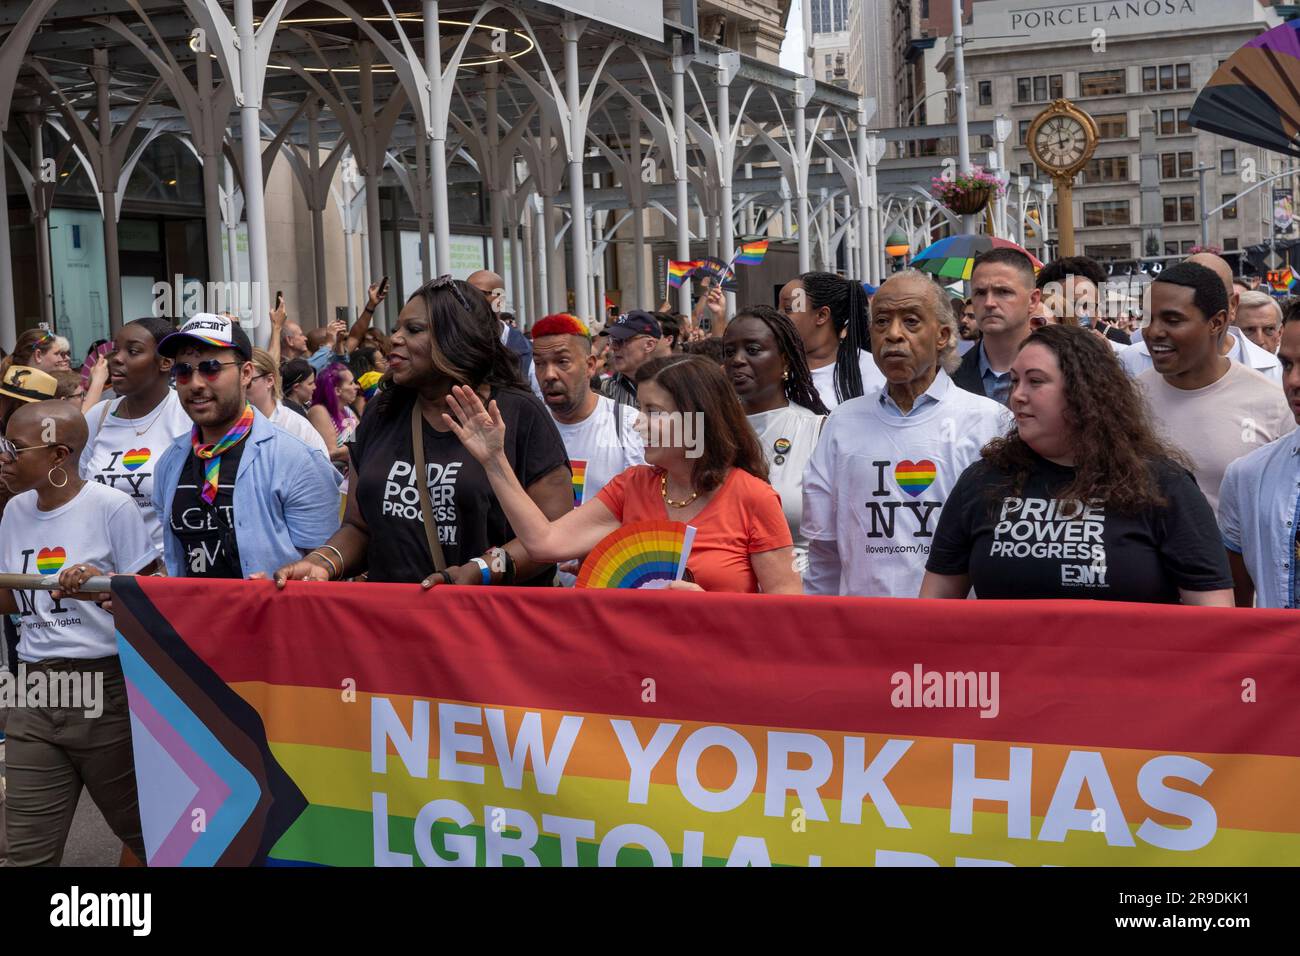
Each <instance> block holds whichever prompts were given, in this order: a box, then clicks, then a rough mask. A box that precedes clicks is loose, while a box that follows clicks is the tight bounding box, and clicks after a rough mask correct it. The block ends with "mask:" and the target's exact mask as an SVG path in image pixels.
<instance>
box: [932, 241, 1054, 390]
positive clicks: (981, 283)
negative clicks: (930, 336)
mask: <svg viewBox="0 0 1300 956" xmlns="http://www.w3.org/2000/svg"><path fill="white" fill-rule="evenodd" d="M970 280H971V290H972V291H971V300H972V301H973V302H974V304H975V321H976V323H978V325H979V329H980V332H981V338H980V342H979V345H977V346H976V347H975V348H973V349H971V350H970V351H969V352H967V353H966V354H965V355H964V356H963V357H962V360H961V365H959V366H958V367H957V372H956V374H954V375H953V377H952V380H953V381H954V382H956V383H957V385H959V386H960V387H961V388H964V389H966V391H968V392H974V393H975V394H976V395H983V396H985V397H986V398H991V399H993V400H994V401H995V402H1001V403H1002V404H1003V405H1006V404H1007V403H1008V402H1009V401H1010V399H1011V363H1012V362H1013V361H1015V358H1016V353H1017V352H1018V351H1019V350H1020V343H1021V342H1023V341H1024V340H1025V339H1027V338H1028V337H1029V333H1030V328H1029V316H1030V313H1032V312H1033V311H1034V310H1035V309H1036V308H1037V307H1038V303H1039V302H1041V301H1042V293H1041V292H1040V291H1039V290H1038V289H1037V288H1035V286H1034V264H1033V263H1032V262H1031V261H1030V259H1029V257H1028V256H1027V255H1025V254H1024V253H1023V252H1019V251H1017V250H1015V249H1008V248H997V249H990V250H989V251H988V252H983V253H980V255H978V256H976V257H975V268H974V269H973V270H972V271H971V277H970Z"/></svg>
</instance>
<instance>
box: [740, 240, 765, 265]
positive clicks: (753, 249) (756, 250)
mask: <svg viewBox="0 0 1300 956" xmlns="http://www.w3.org/2000/svg"><path fill="white" fill-rule="evenodd" d="M765 255H767V240H766V239H760V240H759V241H758V242H746V243H745V244H744V245H742V246H741V247H740V251H739V252H737V253H736V263H737V264H738V265H742V266H756V265H758V264H759V263H760V262H762V261H763V257H764V256H765Z"/></svg>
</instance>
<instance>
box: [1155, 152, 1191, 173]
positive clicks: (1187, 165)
mask: <svg viewBox="0 0 1300 956" xmlns="http://www.w3.org/2000/svg"><path fill="white" fill-rule="evenodd" d="M1192 158H1193V157H1192V154H1191V152H1190V151H1189V152H1181V153H1161V154H1160V178H1161V179H1191V178H1192V165H1193V164H1192Z"/></svg>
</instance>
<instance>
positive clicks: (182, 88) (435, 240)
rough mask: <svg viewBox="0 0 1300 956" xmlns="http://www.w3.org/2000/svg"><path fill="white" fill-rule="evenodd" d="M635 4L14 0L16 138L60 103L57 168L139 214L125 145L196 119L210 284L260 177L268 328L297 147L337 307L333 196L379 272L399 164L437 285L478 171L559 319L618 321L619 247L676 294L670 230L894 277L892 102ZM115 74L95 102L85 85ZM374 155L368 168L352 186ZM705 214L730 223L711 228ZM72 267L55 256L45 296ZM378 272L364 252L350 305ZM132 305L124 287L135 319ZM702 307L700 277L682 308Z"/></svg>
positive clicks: (2, 305) (6, 3) (10, 57)
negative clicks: (707, 40)
mask: <svg viewBox="0 0 1300 956" xmlns="http://www.w3.org/2000/svg"><path fill="white" fill-rule="evenodd" d="M620 5H621V0H620V3H609V2H604V3H602V4H600V5H599V7H597V6H596V5H594V4H591V3H588V2H581V3H579V2H572V3H544V2H533V0H521V2H514V3H510V4H503V3H497V2H493V0H488V2H482V3H478V2H454V0H453V2H436V0H275V2H257V3H254V2H253V0H234V2H233V3H230V2H227V3H224V4H223V3H219V2H217V0H0V31H3V32H0V130H3V129H7V128H8V127H9V125H10V123H11V122H12V121H13V119H14V117H16V116H19V115H29V116H32V115H35V116H37V117H42V116H43V117H49V118H58V119H59V120H60V122H61V125H62V127H63V128H64V129H65V130H67V131H68V133H69V136H71V137H72V138H73V139H75V140H77V143H76V148H75V149H73V150H69V149H64V150H62V151H61V153H60V155H59V156H57V157H53V158H55V159H56V160H57V165H58V166H59V167H60V168H61V167H63V166H64V165H65V164H67V163H72V162H76V161H81V162H83V163H85V164H86V165H87V166H88V167H90V168H91V169H92V171H93V172H95V173H96V175H95V177H94V180H93V181H94V183H95V185H96V188H97V189H99V191H100V200H101V205H102V206H104V208H106V209H120V203H121V196H120V193H119V182H120V181H121V177H120V175H117V174H114V173H115V171H116V173H118V174H120V171H121V170H120V165H121V162H122V159H121V158H119V154H122V156H123V157H125V156H126V155H134V158H136V159H137V160H138V158H139V150H138V149H137V150H136V152H135V153H134V154H131V148H132V146H133V145H134V146H136V147H138V145H139V141H140V137H141V136H143V135H148V134H146V133H144V132H142V130H145V129H155V128H156V127H157V124H159V123H163V122H166V123H167V124H168V126H167V129H168V130H170V131H174V132H179V133H182V134H183V133H185V132H188V133H189V141H190V143H191V144H192V147H193V149H194V151H195V153H196V155H197V156H198V158H199V160H200V162H201V164H202V167H203V196H204V215H205V220H206V227H207V228H206V236H207V240H208V268H209V272H210V273H211V275H210V276H209V279H217V278H220V277H221V274H222V273H224V274H225V277H226V278H227V279H228V280H229V279H233V278H235V277H234V276H233V275H232V270H233V266H232V264H230V263H228V262H227V261H226V260H225V259H224V258H223V256H222V255H221V253H220V245H221V230H222V229H223V228H224V229H226V230H227V235H230V232H229V231H230V230H231V229H232V228H233V227H234V225H235V223H237V221H238V203H237V201H236V192H235V180H236V179H237V180H238V182H239V185H240V186H241V187H242V189H241V190H240V192H241V194H242V205H243V214H244V217H245V218H246V220H247V224H248V234H249V265H250V271H251V275H250V276H248V277H246V278H248V279H250V280H251V288H252V290H253V300H252V302H251V304H250V305H251V315H252V321H251V323H250V324H251V325H252V326H253V327H254V329H255V338H256V340H257V341H258V342H261V343H264V342H265V341H266V338H267V336H268V335H269V326H268V323H266V322H265V321H261V320H260V319H261V317H264V316H265V315H266V314H267V311H268V308H269V301H268V298H269V296H268V293H267V290H268V289H269V288H271V284H270V281H269V275H268V264H267V240H266V226H265V207H264V193H263V188H262V187H263V186H264V184H265V182H266V177H267V176H268V175H269V171H270V168H271V165H272V164H273V163H275V162H276V161H277V159H278V157H280V156H281V155H283V156H284V157H286V161H287V162H289V163H290V165H291V168H292V170H293V173H294V177H293V181H294V182H296V183H297V185H298V187H299V188H300V189H301V190H302V192H303V195H304V197H305V198H306V199H307V205H308V208H309V209H310V211H311V213H312V218H313V222H312V227H313V228H312V241H313V257H312V261H313V268H314V271H315V280H316V281H315V283H314V287H315V289H316V296H317V300H318V301H317V303H316V306H317V307H316V309H315V312H316V314H317V315H318V316H322V315H323V314H324V309H323V307H322V302H321V301H320V300H322V299H323V297H324V290H325V282H324V278H325V277H324V271H325V263H324V255H323V242H324V239H323V235H322V232H323V227H322V225H321V219H320V216H321V212H322V210H323V209H324V208H326V207H327V205H328V203H327V201H326V200H327V197H328V196H330V195H333V196H334V197H335V202H336V204H337V205H338V206H339V208H340V210H341V211H342V212H343V214H344V217H345V229H346V231H347V232H348V234H352V233H353V232H355V231H358V230H359V229H361V228H364V229H365V231H366V234H367V238H368V241H367V243H366V244H365V246H364V247H363V252H364V253H365V254H366V256H367V258H369V259H370V260H371V261H372V262H375V261H376V260H379V259H381V257H382V255H383V248H382V245H381V243H380V232H381V228H382V226H383V224H382V223H381V222H380V221H379V216H380V203H379V189H378V186H379V183H380V181H381V179H384V178H385V177H389V179H388V181H389V182H398V183H400V185H401V186H402V187H403V189H405V190H406V191H407V193H408V194H409V196H410V198H411V206H412V207H413V209H414V210H415V212H416V217H417V218H418V220H419V223H420V232H421V238H422V242H421V246H422V255H421V258H422V260H423V262H422V266H423V269H422V271H423V273H424V274H425V275H426V276H427V275H429V274H430V271H432V270H436V271H437V272H439V273H441V272H446V271H449V269H450V247H451V227H450V216H449V207H448V185H449V180H450V179H452V178H453V177H460V176H465V177H474V178H477V179H478V180H479V181H480V182H481V183H482V184H483V189H484V193H485V195H486V196H487V197H488V206H489V223H490V229H491V241H492V250H493V261H494V262H495V263H500V262H501V261H503V259H504V255H505V250H506V248H507V246H508V247H509V248H510V250H511V252H512V259H513V261H515V262H516V263H520V265H521V266H523V268H517V269H515V270H514V271H515V277H516V286H515V289H514V298H515V299H516V300H517V301H518V302H519V303H521V304H522V302H523V301H525V300H527V301H529V302H531V303H532V304H533V308H530V310H529V311H530V313H531V314H532V315H533V316H535V315H537V314H540V312H541V311H544V310H547V309H549V310H557V309H560V308H565V307H566V305H565V303H564V296H565V294H566V293H567V290H568V289H570V288H571V289H572V290H573V297H574V302H575V309H576V311H577V312H578V313H579V314H580V315H581V317H582V318H584V319H586V320H588V321H591V320H594V319H597V318H599V317H600V316H601V313H602V312H603V309H600V308H599V307H598V306H597V303H598V302H601V301H603V294H600V293H598V289H597V285H598V284H599V286H600V288H601V290H602V291H603V286H604V283H605V269H604V266H603V263H604V261H605V258H606V255H607V253H608V251H609V250H610V249H612V248H614V247H615V246H616V245H617V244H619V243H629V244H630V245H631V246H632V248H633V250H634V262H635V264H636V268H635V272H634V274H635V275H636V282H635V291H634V294H633V296H632V301H634V302H635V303H636V304H639V305H643V306H646V307H652V306H653V302H647V301H642V299H643V298H644V295H643V290H644V289H645V275H644V271H645V270H644V264H645V260H646V257H647V253H648V250H649V249H650V248H651V243H653V242H655V241H656V240H657V241H659V242H662V243H665V244H666V245H667V248H671V249H672V250H673V255H674V256H675V257H677V258H691V242H692V239H693V238H695V239H703V238H705V237H706V236H707V237H710V238H711V242H712V245H713V246H714V247H716V248H717V250H718V252H719V254H720V255H721V256H722V257H724V258H727V259H729V258H730V256H731V254H732V253H733V251H734V247H735V239H736V237H737V235H738V234H739V235H744V234H746V233H748V232H752V231H754V230H755V229H757V228H758V225H759V223H760V222H762V223H764V224H765V225H764V228H765V229H766V230H768V231H771V230H772V229H773V228H774V223H775V222H777V221H778V220H779V221H780V223H781V233H780V236H783V237H785V238H791V237H793V239H794V240H795V241H796V242H797V245H798V250H799V268H800V269H801V270H805V269H807V268H809V267H810V266H812V265H813V264H814V262H813V255H814V251H816V252H817V254H818V261H817V263H816V264H817V265H819V266H820V267H822V268H833V267H834V264H835V262H836V261H837V260H838V259H839V258H840V255H841V253H843V254H844V255H843V258H844V260H845V261H846V262H847V263H848V264H849V265H848V268H849V270H850V271H858V270H860V271H861V273H862V275H863V277H864V278H869V279H878V278H879V274H878V266H879V263H880V261H881V255H880V250H879V246H880V243H879V241H878V236H877V233H878V232H879V229H878V228H877V229H872V228H870V226H871V225H872V224H873V222H874V223H875V224H877V225H878V222H879V220H878V218H875V217H873V216H872V215H871V212H870V210H871V209H872V207H873V206H874V202H875V195H876V193H875V188H874V185H873V181H874V172H875V169H876V166H877V164H878V163H880V161H881V156H880V154H879V153H877V152H873V151H869V150H867V149H866V148H865V147H864V144H863V140H862V137H863V135H864V133H865V126H866V124H867V123H868V122H869V121H870V120H871V118H872V114H873V113H874V104H871V103H869V102H863V101H861V100H860V99H859V98H857V97H855V96H852V95H850V94H849V93H847V92H846V91H844V90H842V89H840V88H838V87H834V86H829V85H826V84H820V83H816V82H814V81H812V80H805V79H803V78H801V77H798V76H796V75H793V74H790V73H788V72H786V71H783V70H780V69H778V68H776V67H774V66H769V65H766V64H763V63H760V62H758V61H756V60H753V59H752V58H747V57H742V56H740V55H739V54H737V53H735V52H734V51H727V50H722V49H719V48H716V47H712V46H710V45H708V44H702V43H699V42H698V41H697V40H696V38H695V37H694V36H693V34H692V33H691V31H690V29H689V28H687V29H686V30H682V29H681V28H680V27H679V26H674V27H671V28H670V25H668V24H666V23H665V21H664V19H663V13H662V4H655V3H649V4H647V3H644V2H640V0H638V2H637V3H636V4H635V5H634V6H635V8H636V13H635V17H634V18H633V19H628V20H621V21H620V24H621V25H614V24H611V23H608V22H602V20H609V19H615V18H617V17H619V16H622V14H621V13H620V12H619V10H618V9H616V8H618V7H620ZM575 13H577V14H582V13H586V14H588V15H589V17H583V16H578V15H575ZM38 31H39V32H38ZM95 76H98V77H99V78H100V81H101V82H100V87H99V89H98V92H97V96H96V98H95V101H94V102H93V103H90V104H88V103H87V102H85V101H84V93H83V92H82V91H81V86H80V85H81V84H84V83H85V81H86V78H87V77H92V78H93V77H95ZM137 127H138V128H137ZM114 131H116V132H117V133H118V134H119V137H118V138H117V139H115V138H114V136H113V134H114ZM153 135H157V134H156V133H155V134H153ZM37 138H38V139H39V136H38V137H37ZM12 158H13V161H14V162H15V163H16V164H17V163H18V162H19V159H18V157H16V156H14V157H12ZM223 159H224V160H225V162H226V164H227V165H226V169H225V170H224V173H225V177H224V181H223V176H222V175H221V174H222V172H223V170H222V169H221V164H222V161H223ZM467 160H470V161H467ZM115 163H116V164H117V165H116V166H115V165H114V164H115ZM823 165H829V166H830V167H831V168H830V170H829V171H828V172H820V171H819V170H820V167H821V166H823ZM742 166H743V167H744V169H745V172H746V175H745V176H744V177H743V178H738V177H737V175H736V174H737V170H738V169H739V168H740V167H742ZM5 167H6V164H5V163H3V162H0V195H4V194H5V193H4V186H5V182H4V177H5ZM350 170H355V171H356V173H358V174H359V175H358V176H357V177H356V178H354V179H349V176H348V173H349V171H350ZM27 172H28V176H27V177H26V178H25V179H24V185H25V186H28V191H29V195H35V193H36V192H41V193H42V194H43V195H44V199H45V206H44V208H47V209H48V206H49V205H50V204H51V203H52V202H53V199H52V196H53V194H54V189H55V188H56V187H57V180H56V182H55V183H53V184H41V185H42V186H45V185H48V186H49V189H48V190H36V189H35V186H36V180H37V178H38V174H37V173H34V172H33V171H32V170H30V169H29V170H27ZM28 178H30V179H32V180H33V182H32V183H31V184H30V185H29V184H28V183H27V181H26V180H27V179H28ZM597 184H599V185H597ZM610 191H613V194H612V195H611V192H610ZM692 192H693V193H694V195H692ZM110 195H112V199H111V203H112V205H107V204H106V203H105V200H106V199H107V198H108V197H109V196H110ZM787 197H790V198H787ZM813 203H815V204H816V209H817V210H818V212H817V213H816V215H814V211H813V208H812V204H813ZM33 205H34V206H35V205H36V203H35V201H34V202H33ZM697 209H702V210H703V212H704V216H703V219H704V221H703V224H702V225H701V226H699V227H697V229H696V231H695V232H694V234H693V233H692V228H691V225H692V219H693V218H695V215H696V211H697ZM609 210H613V214H612V215H610V214H609V213H608V212H607V211H609ZM649 210H658V211H661V212H662V213H663V222H664V224H665V228H666V229H671V230H672V234H671V235H669V234H667V233H665V234H664V235H662V236H659V237H654V236H647V235H646V224H647V217H646V214H647V212H648V211H649ZM566 211H567V214H568V216H567V225H564V224H563V223H562V220H561V218H560V217H561V216H562V215H563V214H564V213H565V212H566ZM629 213H630V214H629ZM760 213H762V214H760ZM607 215H608V218H606V217H607ZM652 218H653V217H652ZM110 220H115V217H114V216H108V215H106V216H105V233H106V242H105V245H106V248H109V247H110V243H109V237H108V233H109V231H110V230H114V231H115V225H113V224H112V223H111V222H110ZM589 221H590V223H591V230H590V231H589ZM751 227H752V228H751ZM628 233H630V236H629V235H627V234H628ZM563 236H567V239H566V240H564V245H567V248H568V251H569V253H570V254H569V255H568V256H566V255H565V254H564V251H565V250H564V245H562V244H561V242H560V241H559V240H560V239H561V237H563ZM818 236H820V241H816V237H818ZM426 237H427V239H426ZM774 237H779V236H776V234H774ZM114 241H115V240H114ZM8 246H9V242H8V231H7V230H0V344H12V341H13V338H14V337H15V331H16V322H15V316H14V302H13V293H12V288H13V286H12V276H11V274H10V270H11V268H12V267H11V256H10V250H9V248H8ZM660 248H661V249H662V248H664V247H663V246H661V247H660ZM525 253H526V255H525ZM348 254H349V257H350V256H351V246H350V245H349V246H348ZM524 258H526V259H527V260H528V261H527V262H526V263H522V262H520V260H521V259H524ZM232 259H233V250H232ZM566 260H567V262H569V263H571V265H569V266H568V267H567V268H566ZM47 270H48V258H47V261H46V263H45V269H42V270H41V272H42V275H41V276H40V281H41V283H42V299H43V300H45V299H47V298H48V297H49V295H50V290H49V276H48V275H46V274H45V272H46V271H47ZM566 273H567V276H566ZM354 279H355V276H354V275H352V269H351V267H349V306H350V307H354V303H355V299H356V296H355V294H354V293H353V292H352V287H353V281H354ZM113 285H115V283H113V282H110V286H113ZM120 296H121V292H120V288H112V287H110V318H111V320H112V323H113V326H114V328H116V326H117V325H118V324H119V323H120V321H121V300H120ZM689 302H690V289H689V284H688V283H686V284H684V285H683V288H682V292H681V300H680V303H681V305H682V307H683V308H685V307H687V306H689Z"/></svg>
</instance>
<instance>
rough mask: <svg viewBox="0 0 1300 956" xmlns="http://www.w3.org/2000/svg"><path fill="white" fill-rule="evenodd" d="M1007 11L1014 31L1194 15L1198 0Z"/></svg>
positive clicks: (1134, 0)
mask: <svg viewBox="0 0 1300 956" xmlns="http://www.w3.org/2000/svg"><path fill="white" fill-rule="evenodd" d="M1008 13H1009V15H1010V17H1011V30H1012V32H1013V33H1019V32H1021V31H1023V30H1041V29H1043V28H1048V29H1052V28H1059V27H1076V26H1079V27H1107V26H1114V25H1116V24H1117V23H1121V22H1123V21H1125V20H1129V21H1132V20H1145V21H1149V20H1153V19H1155V18H1157V17H1174V16H1195V15H1196V0H1116V2H1112V3H1066V4H1051V5H1044V6H1041V7H1025V8H1021V9H1012V10H1009V11H1008ZM1150 25H1151V24H1149V23H1148V24H1147V26H1150Z"/></svg>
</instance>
